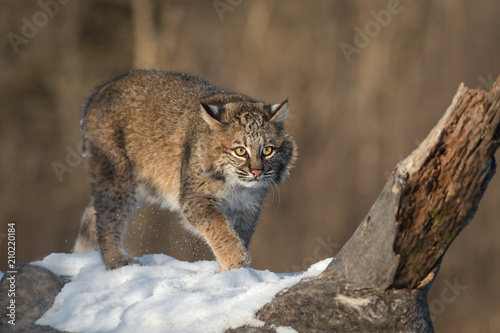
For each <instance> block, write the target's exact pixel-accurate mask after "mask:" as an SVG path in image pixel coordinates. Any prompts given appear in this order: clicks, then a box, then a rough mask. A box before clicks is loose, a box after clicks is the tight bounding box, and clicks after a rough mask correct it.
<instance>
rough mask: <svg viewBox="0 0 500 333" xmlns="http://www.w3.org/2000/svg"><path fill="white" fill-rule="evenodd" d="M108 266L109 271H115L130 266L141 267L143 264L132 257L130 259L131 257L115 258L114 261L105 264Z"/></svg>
mask: <svg viewBox="0 0 500 333" xmlns="http://www.w3.org/2000/svg"><path fill="white" fill-rule="evenodd" d="M104 263H105V264H106V269H108V270H113V269H117V268H121V267H124V266H128V265H141V266H142V264H141V262H139V260H137V259H134V258H132V257H129V256H123V257H121V258H114V259H111V260H109V261H105V262H104Z"/></svg>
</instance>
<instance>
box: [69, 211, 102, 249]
mask: <svg viewBox="0 0 500 333" xmlns="http://www.w3.org/2000/svg"><path fill="white" fill-rule="evenodd" d="M94 250H99V244H97V229H96V222H95V209H94V206H93V205H92V203H91V204H90V205H89V206H88V207H87V208H86V209H85V212H84V213H83V216H82V222H81V224H80V231H79V232H78V237H77V238H76V242H75V246H74V247H73V253H86V252H90V251H94Z"/></svg>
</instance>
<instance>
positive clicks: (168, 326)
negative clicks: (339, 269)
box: [33, 251, 331, 333]
mask: <svg viewBox="0 0 500 333" xmlns="http://www.w3.org/2000/svg"><path fill="white" fill-rule="evenodd" d="M139 260H140V261H141V263H142V264H143V265H144V266H138V265H135V266H126V267H123V268H120V269H116V270H113V271H107V270H106V269H105V267H104V264H103V263H102V260H101V258H100V256H99V253H98V252H95V251H94V252H90V253H85V254H64V253H54V254H51V255H49V256H47V257H46V258H45V259H43V260H42V261H37V262H34V263H33V264H35V265H39V266H42V267H45V268H47V269H49V270H51V271H53V272H54V273H56V274H58V275H70V276H73V278H72V280H71V282H69V283H67V284H66V285H65V286H64V288H63V289H62V291H61V292H60V293H59V295H58V296H57V297H56V299H55V301H54V304H53V306H52V308H51V309H49V310H48V311H47V312H46V313H45V314H44V315H43V316H42V317H41V318H40V319H39V320H38V321H37V324H40V325H50V326H52V327H55V328H57V329H59V330H62V331H70V332H101V333H104V332H120V333H122V332H123V333H126V332H224V330H226V329H228V328H235V327H239V326H242V325H246V324H251V325H255V326H260V325H262V323H261V322H259V321H258V320H257V319H256V317H255V315H254V314H255V313H256V311H257V310H258V309H260V308H261V307H262V306H263V305H265V304H266V303H268V302H269V301H270V300H271V299H272V298H273V296H274V295H275V294H276V293H278V292H279V291H280V290H282V289H284V288H288V287H290V286H292V285H294V284H296V283H298V282H299V281H300V280H301V279H302V278H305V277H311V276H316V275H318V274H319V273H321V272H322V271H323V270H324V269H325V268H326V266H328V264H329V263H330V261H331V259H325V260H323V261H320V262H318V263H316V264H314V265H312V266H311V267H310V268H309V269H308V270H307V271H306V272H301V273H291V274H284V273H283V274H279V273H272V272H269V271H259V270H255V269H252V268H240V269H237V270H232V271H227V272H218V264H217V262H215V261H198V262H194V263H190V262H184V261H179V260H176V259H174V258H172V257H169V256H166V255H163V254H154V255H146V256H143V257H142V258H140V259H139ZM277 331H278V332H280V333H289V332H295V331H294V330H293V329H292V328H289V327H279V328H277Z"/></svg>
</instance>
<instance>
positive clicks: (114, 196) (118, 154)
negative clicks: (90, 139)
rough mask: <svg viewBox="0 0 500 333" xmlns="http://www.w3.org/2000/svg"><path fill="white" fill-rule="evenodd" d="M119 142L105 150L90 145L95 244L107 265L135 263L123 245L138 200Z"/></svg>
mask: <svg viewBox="0 0 500 333" xmlns="http://www.w3.org/2000/svg"><path fill="white" fill-rule="evenodd" d="M107 144H108V145H109V144H110V143H109V142H108V143H107ZM103 145H104V144H103ZM121 145H123V143H121ZM121 145H118V147H114V146H112V145H110V146H109V147H107V149H105V150H103V149H100V148H98V147H97V146H94V145H90V153H91V156H90V160H89V172H90V175H91V177H92V181H91V192H92V202H93V206H94V209H95V223H96V231H97V233H96V236H97V244H98V245H99V250H100V252H101V257H102V259H103V261H104V264H105V265H106V268H107V269H115V268H120V267H123V266H125V265H129V264H136V263H138V261H137V260H135V259H133V258H131V257H130V256H129V255H128V254H127V253H126V252H125V249H124V247H123V236H124V234H125V232H126V230H127V223H128V221H129V219H130V217H131V216H132V214H133V213H134V211H135V210H136V208H137V206H138V201H137V198H136V180H135V177H134V170H133V164H132V163H131V161H130V160H129V159H128V157H127V156H126V154H125V153H124V152H123V151H121V150H120V149H119V147H121Z"/></svg>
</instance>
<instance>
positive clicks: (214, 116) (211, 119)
mask: <svg viewBox="0 0 500 333" xmlns="http://www.w3.org/2000/svg"><path fill="white" fill-rule="evenodd" d="M200 104H201V107H200V110H201V117H202V118H203V120H205V122H206V123H207V124H208V126H210V129H212V130H215V129H217V128H220V127H221V126H222V124H221V123H220V121H219V119H220V116H221V110H220V109H219V108H218V107H217V106H215V105H208V104H204V103H200Z"/></svg>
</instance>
